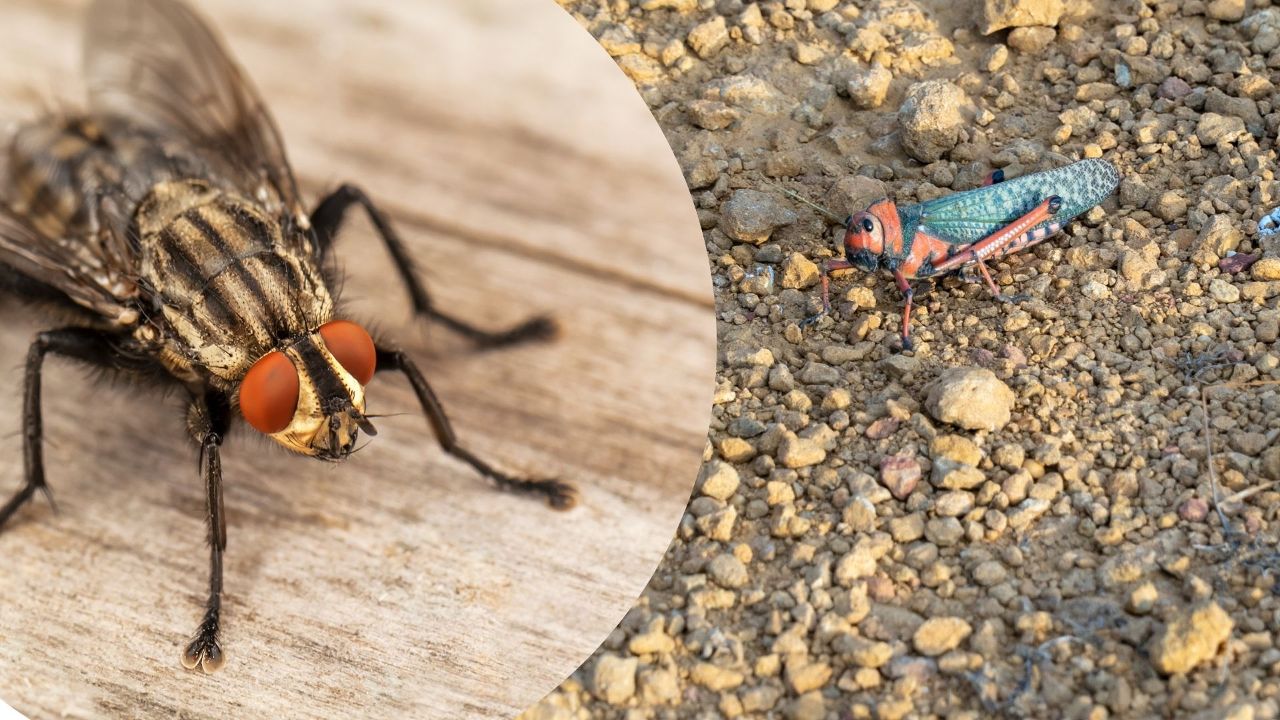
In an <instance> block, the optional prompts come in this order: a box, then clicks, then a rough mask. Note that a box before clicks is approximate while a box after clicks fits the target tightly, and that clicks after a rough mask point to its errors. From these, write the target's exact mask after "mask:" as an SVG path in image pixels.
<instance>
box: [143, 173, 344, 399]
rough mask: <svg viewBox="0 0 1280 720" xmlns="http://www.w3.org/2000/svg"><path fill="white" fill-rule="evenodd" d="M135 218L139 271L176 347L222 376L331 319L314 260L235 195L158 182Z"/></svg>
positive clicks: (234, 375)
mask: <svg viewBox="0 0 1280 720" xmlns="http://www.w3.org/2000/svg"><path fill="white" fill-rule="evenodd" d="M137 225H138V234H139V237H140V242H141V250H142V252H141V255H142V262H141V273H142V278H143V281H144V282H145V283H147V284H148V285H149V286H150V289H151V294H152V295H153V296H154V297H155V298H156V299H157V302H158V304H159V308H158V309H159V311H160V312H161V313H162V314H163V316H164V320H165V322H166V324H167V325H168V327H169V328H170V332H171V334H172V336H173V337H172V338H170V342H171V343H172V344H176V345H177V347H176V348H174V349H175V352H176V354H177V355H179V356H181V357H183V358H186V359H187V360H188V361H189V362H190V363H192V364H194V365H196V366H199V367H202V368H204V369H206V370H207V371H208V372H209V373H210V374H211V375H212V376H214V377H216V378H221V379H222V380H223V381H225V382H226V384H232V383H235V382H237V381H239V379H240V378H242V377H243V376H244V373H245V372H247V371H248V369H249V367H250V366H252V365H253V363H254V362H255V361H256V360H257V359H258V358H260V357H261V356H262V355H264V354H266V353H267V352H269V351H271V350H273V349H276V348H277V347H279V346H280V345H281V344H282V343H284V342H286V341H289V340H290V339H295V338H298V337H301V336H303V335H307V334H310V333H312V332H314V331H315V329H316V328H317V327H319V326H320V325H322V324H324V323H325V322H328V321H329V320H330V319H331V316H332V313H333V300H332V298H331V297H330V296H329V293H328V291H327V290H326V289H325V285H324V282H323V278H322V276H321V273H320V270H319V268H318V267H316V265H315V263H314V262H313V261H312V260H311V258H310V257H309V256H306V255H303V254H301V253H299V252H297V251H295V250H292V249H291V248H292V247H296V246H297V244H296V243H293V244H286V242H285V240H284V238H283V235H282V232H283V231H282V228H281V226H280V224H279V223H278V222H277V221H275V220H274V219H273V218H271V217H270V216H268V215H267V214H266V213H264V212H263V211H261V210H260V209H259V208H257V207H256V206H254V205H253V204H252V203H250V202H248V201H246V200H244V199H243V198H239V197H236V196H233V195H230V194H228V193H226V192H224V191H222V190H220V189H218V188H216V187H213V186H211V185H210V184H209V183H206V182H204V181H200V180H181V181H174V182H167V183H162V184H160V185H157V186H156V187H155V188H154V189H153V190H152V192H151V194H150V195H148V196H147V198H146V199H145V200H144V201H143V203H142V204H141V205H140V206H139V208H138V212H137Z"/></svg>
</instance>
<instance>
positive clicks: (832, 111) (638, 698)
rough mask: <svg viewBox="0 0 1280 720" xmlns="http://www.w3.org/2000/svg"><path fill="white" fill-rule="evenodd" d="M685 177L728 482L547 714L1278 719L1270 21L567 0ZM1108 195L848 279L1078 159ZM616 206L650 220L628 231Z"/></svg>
mask: <svg viewBox="0 0 1280 720" xmlns="http://www.w3.org/2000/svg"><path fill="white" fill-rule="evenodd" d="M561 1H562V4H564V5H565V7H566V9H567V10H569V11H570V12H572V13H573V14H574V15H575V16H576V17H577V18H578V19H579V20H580V21H581V22H582V24H583V25H584V26H585V27H587V28H588V29H589V30H590V31H591V32H592V33H593V34H594V35H595V36H596V37H597V38H598V39H599V41H600V42H601V43H602V44H603V45H604V47H605V48H606V49H607V50H608V51H609V53H610V54H612V55H613V56H614V57H615V58H616V59H617V61H618V63H619V65H620V66H621V67H622V68H623V69H624V70H625V71H626V72H627V73H628V74H629V75H630V76H631V78H632V79H634V80H635V82H636V84H637V86H638V87H639V88H640V89H641V91H642V92H643V94H644V96H645V98H646V99H647V100H648V102H649V104H650V106H651V108H652V110H653V112H654V114H655V116H656V117H657V118H658V120H659V122H660V123H661V124H662V126H663V128H664V129H665V130H666V133H667V136H668V138H669V140H670V142H671V145H672V147H673V149H674V150H675V152H676V155H677V157H678V158H679V159H680V162H681V164H682V166H683V167H684V169H685V171H686V175H687V178H688V180H689V184H690V187H691V188H692V192H693V199H694V201H695V203H696V204H697V207H698V212H699V215H700V217H701V219H702V223H703V227H704V228H705V231H706V233H705V238H706V246H707V252H708V255H709V257H710V260H711V264H712V269H713V276H714V282H715V287H716V292H717V298H718V306H717V312H718V317H719V320H720V332H721V339H720V342H721V356H720V357H721V363H720V370H719V375H718V382H719V386H718V388H717V390H716V394H715V408H714V417H713V421H712V429H711V433H710V441H709V444H708V446H707V450H706V464H705V467H704V469H703V472H702V476H701V478H700V479H699V482H698V485H697V489H696V491H695V495H694V498H693V500H692V502H691V503H690V505H689V509H688V513H687V514H686V515H685V517H684V519H683V521H682V522H681V525H680V529H679V533H678V536H677V538H676V539H675V541H674V542H673V544H672V545H671V548H670V551H669V552H668V554H667V556H666V559H665V561H664V562H663V564H662V566H661V567H660V568H659V569H658V571H657V573H656V575H655V576H654V578H653V581H652V583H651V584H650V586H649V588H648V589H647V590H646V591H645V593H644V595H643V596H642V597H641V598H640V600H639V601H638V603H637V605H636V607H635V608H634V609H633V610H632V611H631V613H630V614H629V615H628V616H627V618H626V619H625V620H624V622H623V623H622V624H621V626H620V627H618V629H617V630H615V631H614V633H613V634H612V635H611V636H610V637H609V639H608V641H607V642H605V644H604V645H603V646H602V647H601V648H600V650H599V651H598V652H597V654H596V655H595V656H594V657H593V658H591V659H590V660H589V661H588V662H587V663H586V664H585V665H584V666H583V667H582V668H581V669H580V670H579V671H578V672H577V673H576V674H575V675H574V676H573V677H571V678H570V679H569V680H567V681H566V682H565V683H564V685H563V686H562V687H561V688H560V689H558V690H557V691H556V692H554V693H553V694H552V695H551V696H549V697H548V698H547V699H546V700H545V701H544V702H543V703H542V704H541V705H539V706H538V707H536V708H534V709H533V710H531V711H529V713H527V714H526V716H525V717H526V718H527V719H528V720H553V719H559V718H566V719H567V718H586V717H591V718H596V717H601V718H615V717H616V718H629V719H630V718H650V717H652V718H714V717H778V718H791V719H794V720H800V719H804V720H821V719H823V718H833V719H834V718H841V719H843V718H864V717H870V718H883V719H886V720H887V719H891V718H904V717H922V718H923V717H941V716H945V717H958V718H965V717H968V718H976V717H986V716H990V715H996V714H1002V715H1006V716H1013V717H1072V718H1108V717H1161V716H1164V717H1168V716H1179V717H1206V718H1209V717H1213V718H1225V717H1230V718H1253V717H1259V718H1263V717H1276V716H1277V715H1280V643H1278V642H1277V640H1278V636H1280V597H1278V595H1277V593H1280V585H1277V583H1276V571H1277V568H1278V567H1280V553H1278V551H1277V550H1276V541H1277V534H1278V525H1280V523H1278V521H1277V511H1276V508H1277V501H1278V500H1280V488H1278V487H1277V486H1276V483H1277V482H1278V481H1280V444H1278V443H1276V439H1277V437H1278V436H1280V392H1277V390H1278V389H1280V385H1277V384H1275V383H1277V382H1278V381H1277V379H1278V378H1280V347H1278V346H1277V342H1276V341H1277V335H1278V334H1280V310H1277V295H1280V236H1277V237H1276V238H1275V239H1271V238H1267V237H1264V236H1262V234H1260V233H1259V231H1258V221H1259V219H1260V218H1261V217H1263V215H1265V214H1266V213H1267V212H1268V211H1269V210H1271V209H1272V208H1273V207H1275V206H1276V205H1277V204H1280V197H1278V195H1280V183H1277V181H1276V178H1275V175H1274V171H1275V164H1276V150H1275V148H1276V135H1277V129H1278V127H1280V103H1277V100H1276V95H1275V86H1274V84H1273V83H1274V82H1275V81H1276V79H1277V78H1278V76H1280V7H1275V8H1273V7H1270V5H1271V0H1248V1H1247V2H1246V0H1211V1H1209V2H1202V1H1201V0H1169V1H1157V0H1146V1H1145V2H1143V1H1139V0H1129V1H1117V2H1105V1H1104V0H1095V2H1093V3H1088V2H1074V1H1072V2H1062V0H1028V1H1025V2H1014V1H1013V0H986V2H985V6H984V3H983V2H982V1H981V0H951V1H949V2H948V1H946V0H915V1H913V0H863V1H859V2H839V0H785V2H776V1H775V2H761V3H746V2H743V1H742V0H594V1H592V0H586V1H575V0H561ZM1086 157H1103V158H1106V159H1107V160H1109V161H1110V162H1111V163H1113V164H1114V165H1115V166H1116V167H1117V168H1118V169H1120V171H1121V172H1122V174H1123V177H1124V180H1123V181H1122V183H1121V186H1120V188H1119V191H1118V193H1117V194H1116V195H1115V196H1114V197H1113V198H1112V199H1111V200H1110V201H1108V202H1107V203H1106V204H1104V205H1103V206H1102V207H1100V208H1098V209H1095V210H1094V211H1092V212H1090V213H1088V214H1087V215H1086V216H1085V217H1084V218H1083V219H1082V220H1080V221H1077V222H1075V223H1073V224H1072V226H1071V227H1070V228H1069V229H1068V230H1067V231H1066V232H1065V233H1063V234H1062V235H1060V236H1059V237H1057V238H1056V239H1055V240H1053V241H1051V242H1046V243H1043V244H1041V245H1040V246H1038V247H1036V248H1034V249H1033V250H1031V251H1028V252H1026V253H1023V254H1020V255H1016V256H1014V257H1012V258H1008V259H1006V260H1004V261H1002V262H1000V263H998V266H997V268H994V270H995V276H996V281H997V282H998V283H999V284H1000V285H1001V286H1003V287H1004V288H1005V289H1006V290H1007V291H1010V292H1020V293H1029V294H1030V295H1031V296H1032V299H1031V300H1029V301H1026V302H1023V303H1020V304H1013V305H1005V304H999V303H996V302H992V300H991V298H990V297H989V296H988V294H987V292H986V290H985V289H984V288H983V287H982V286H981V285H976V284H967V283H964V282H961V281H959V280H956V279H947V280H944V281H941V282H939V283H937V284H935V285H933V286H932V287H931V286H930V284H929V283H922V284H921V286H920V288H919V289H918V293H919V294H918V297H920V302H919V305H918V307H919V314H918V316H917V317H916V325H915V327H916V334H917V335H916V339H917V344H916V348H915V350H914V351H912V352H902V350H901V346H900V341H899V339H898V337H897V334H896V328H897V326H898V323H899V321H900V317H901V316H900V313H901V302H900V299H899V296H898V293H897V291H896V290H895V288H894V286H893V283H892V281H891V280H890V279H889V278H887V277H884V276H870V275H865V274H861V273H857V272H854V273H852V274H849V275H846V276H845V277H841V278H839V279H838V280H837V281H836V282H835V284H834V294H833V300H834V312H833V313H832V314H831V315H830V316H829V317H828V318H827V319H824V320H822V321H821V322H819V323H818V324H816V325H814V326H809V327H803V326H802V325H801V324H800V321H801V320H802V319H803V318H804V317H805V316H806V315H808V314H810V313H811V312H813V311H814V310H815V309H816V307H817V290H816V287H815V283H816V281H817V271H816V265H815V263H818V262H820V261H821V260H822V259H823V258H826V257H831V256H833V255H834V253H835V252H836V243H835V237H836V231H835V228H834V227H833V226H832V225H831V224H830V223H829V222H828V221H827V220H825V219H824V218H823V216H822V215H821V214H820V213H818V212H817V211H815V210H814V209H812V208H811V207H809V206H807V205H804V204H803V203H800V202H797V201H796V200H794V199H793V198H792V197H790V196H788V195H787V194H785V193H784V192H783V191H782V189H783V188H786V189H787V190H790V191H791V192H793V193H796V194H798V195H800V196H802V197H805V198H808V199H810V200H812V201H813V202H816V203H819V204H821V205H824V206H826V207H828V208H830V209H831V211H833V212H834V213H836V214H838V215H840V216H843V215H845V214H846V213H848V212H850V211H853V210H857V209H862V208H863V207H865V206H866V205H867V204H868V203H869V202H870V201H872V200H874V199H876V198H878V197H881V196H885V195H888V196H891V197H893V198H894V199H896V200H897V202H898V203H899V204H904V203H910V202H915V201H919V200H924V199H929V198H933V197H936V196H939V195H942V194H945V193H948V192H952V191H954V190H963V189H968V188H971V187H973V186H975V185H977V184H979V183H980V182H981V180H982V178H983V177H984V176H985V175H986V174H987V173H988V172H989V171H990V170H991V169H992V168H1004V169H1005V171H1006V173H1007V174H1008V175H1009V176H1011V177H1012V176H1016V175H1019V174H1023V173H1027V172H1031V171H1034V170H1039V169H1045V168H1049V167H1054V166H1058V165H1062V164H1065V163H1067V162H1068V161H1070V160H1073V159H1079V158H1086ZM619 200H620V201H625V198H620V199H619Z"/></svg>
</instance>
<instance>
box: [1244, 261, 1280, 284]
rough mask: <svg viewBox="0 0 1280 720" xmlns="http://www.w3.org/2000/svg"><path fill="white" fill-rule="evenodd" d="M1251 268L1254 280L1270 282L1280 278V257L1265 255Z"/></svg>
mask: <svg viewBox="0 0 1280 720" xmlns="http://www.w3.org/2000/svg"><path fill="white" fill-rule="evenodd" d="M1249 270H1250V275H1252V277H1253V279H1254V280H1263V281H1268V282H1270V281H1273V280H1280V258H1274V257H1264V258H1262V259H1260V260H1258V261H1257V262H1255V263H1254V264H1253V265H1252V266H1251V267H1250V268H1249Z"/></svg>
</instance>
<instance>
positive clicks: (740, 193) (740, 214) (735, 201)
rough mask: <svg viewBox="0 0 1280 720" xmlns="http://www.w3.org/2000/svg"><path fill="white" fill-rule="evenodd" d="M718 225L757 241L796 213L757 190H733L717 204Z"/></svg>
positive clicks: (731, 234) (738, 236)
mask: <svg viewBox="0 0 1280 720" xmlns="http://www.w3.org/2000/svg"><path fill="white" fill-rule="evenodd" d="M720 213H721V214H720V229H721V230H722V231H724V234H726V235H728V236H729V237H731V238H733V239H734V240H739V241H742V242H745V243H751V244H752V245H760V244H762V243H764V242H765V241H766V240H768V239H769V236H770V235H772V234H773V231H774V230H777V229H778V228H780V227H783V226H784V225H790V224H791V223H793V222H795V221H796V219H797V216H796V214H795V212H794V211H793V210H791V208H789V207H787V206H785V205H783V204H782V203H781V202H780V201H779V200H778V199H777V198H775V197H774V196H772V195H769V194H766V193H762V192H760V191H759V190H751V189H742V190H735V191H734V192H733V195H732V196H731V197H730V198H729V200H728V201H726V202H725V203H724V204H723V205H722V206H721V208H720Z"/></svg>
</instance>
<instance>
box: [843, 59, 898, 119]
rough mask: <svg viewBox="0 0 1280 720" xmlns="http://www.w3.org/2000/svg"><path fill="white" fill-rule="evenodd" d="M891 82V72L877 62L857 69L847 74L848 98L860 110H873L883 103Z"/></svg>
mask: <svg viewBox="0 0 1280 720" xmlns="http://www.w3.org/2000/svg"><path fill="white" fill-rule="evenodd" d="M892 82H893V73H891V72H889V71H888V70H886V69H885V68H884V67H883V66H881V65H879V64H874V65H872V66H871V67H868V68H866V69H865V70H857V71H855V72H853V73H852V74H851V75H850V76H849V82H848V83H847V86H846V88H847V90H848V92H849V100H850V101H852V102H853V106H854V107H856V108H858V109H860V110H874V109H875V108H878V107H880V106H881V105H883V104H884V100H885V98H886V97H888V95H889V85H890V84H891V83H892Z"/></svg>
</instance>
